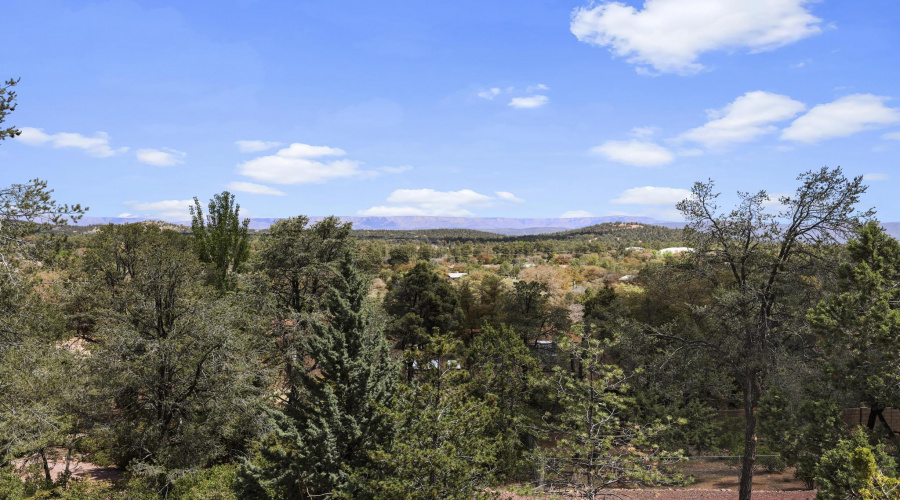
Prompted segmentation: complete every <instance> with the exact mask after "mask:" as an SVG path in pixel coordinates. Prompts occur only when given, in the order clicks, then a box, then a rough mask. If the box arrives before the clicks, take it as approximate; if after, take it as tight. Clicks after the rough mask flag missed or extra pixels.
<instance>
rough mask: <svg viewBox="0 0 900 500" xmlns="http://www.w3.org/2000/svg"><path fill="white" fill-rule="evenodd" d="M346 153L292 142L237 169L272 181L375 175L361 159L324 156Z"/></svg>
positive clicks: (304, 181) (303, 181) (315, 181)
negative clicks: (359, 160)
mask: <svg viewBox="0 0 900 500" xmlns="http://www.w3.org/2000/svg"><path fill="white" fill-rule="evenodd" d="M344 155H346V153H345V152H344V150H342V149H339V148H332V147H329V146H311V145H309V144H301V143H293V144H291V145H290V146H288V147H286V148H283V149H280V150H279V151H278V152H277V153H275V154H273V155H266V156H260V157H258V158H254V159H252V160H248V161H245V162H244V163H241V164H240V165H238V172H239V173H240V174H242V175H246V176H247V177H250V178H252V179H256V180H258V181H262V182H270V183H273V184H320V183H323V182H326V181H329V180H332V179H339V178H345V177H369V176H372V175H374V172H372V171H366V170H360V168H359V166H360V162H358V161H353V160H343V159H337V160H325V159H324V158H326V157H339V156H344Z"/></svg>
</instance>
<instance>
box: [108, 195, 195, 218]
mask: <svg viewBox="0 0 900 500" xmlns="http://www.w3.org/2000/svg"><path fill="white" fill-rule="evenodd" d="M125 204H126V205H128V206H130V207H131V209H132V210H135V211H139V212H144V213H142V214H137V215H134V216H135V217H137V216H140V217H148V218H154V219H163V220H167V221H176V222H178V221H187V220H190V218H191V213H190V207H192V206H193V205H194V200H163V201H148V202H142V201H126V202H125Z"/></svg>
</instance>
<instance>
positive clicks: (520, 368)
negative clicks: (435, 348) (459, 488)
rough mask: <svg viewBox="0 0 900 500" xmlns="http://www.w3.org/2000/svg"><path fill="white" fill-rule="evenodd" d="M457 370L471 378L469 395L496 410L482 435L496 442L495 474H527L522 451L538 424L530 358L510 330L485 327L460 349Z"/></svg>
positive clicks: (536, 371) (530, 445)
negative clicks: (460, 368) (461, 358)
mask: <svg viewBox="0 0 900 500" xmlns="http://www.w3.org/2000/svg"><path fill="white" fill-rule="evenodd" d="M463 366H465V367H466V369H467V370H468V371H469V372H470V374H471V376H472V379H471V382H470V383H469V388H470V391H471V395H472V397H474V398H475V399H476V400H485V401H487V400H493V401H495V404H496V406H497V412H496V414H495V419H494V421H493V422H492V424H491V427H490V431H489V432H488V433H489V434H490V435H494V436H497V437H499V438H500V439H502V445H501V446H500V447H499V449H498V454H497V459H498V461H497V471H496V472H495V475H496V476H497V477H500V478H503V477H505V478H517V477H523V476H527V475H528V474H530V472H531V470H530V469H531V466H532V464H531V461H530V460H529V457H528V453H530V452H531V451H532V450H533V449H534V448H535V447H536V446H537V441H536V438H535V436H534V427H535V425H536V423H537V422H538V421H539V412H538V411H537V410H536V409H535V404H534V403H535V398H534V395H533V390H534V388H535V385H536V379H537V377H540V375H541V370H540V366H539V365H538V360H537V358H536V356H535V355H534V353H533V352H532V350H531V349H529V348H528V347H527V346H526V345H525V344H524V343H523V342H522V340H521V339H520V338H519V336H518V335H517V334H516V333H515V332H514V331H513V330H512V329H511V328H509V327H505V326H501V327H499V328H494V327H490V326H485V327H484V328H483V329H482V331H481V332H480V333H479V335H478V336H477V337H475V339H474V340H473V341H472V343H471V345H470V346H469V347H468V348H467V349H466V350H465V361H464V363H463Z"/></svg>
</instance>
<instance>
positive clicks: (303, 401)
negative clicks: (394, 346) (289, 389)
mask: <svg viewBox="0 0 900 500" xmlns="http://www.w3.org/2000/svg"><path fill="white" fill-rule="evenodd" d="M338 272H339V274H340V279H337V280H335V282H334V284H333V285H331V289H330V290H329V292H328V293H327V294H326V299H325V307H324V310H323V311H322V313H321V314H320V315H318V316H316V317H313V318H311V319H310V321H309V325H310V326H309V332H308V333H307V335H306V336H305V337H304V338H303V339H302V340H301V342H300V344H301V349H300V352H301V353H302V354H303V356H305V360H304V365H305V367H306V369H305V370H301V371H298V372H295V375H294V377H293V378H294V380H291V381H290V383H291V384H292V385H294V389H295V390H296V391H297V393H298V395H299V397H298V398H296V399H293V400H291V401H290V402H288V403H287V404H286V406H285V407H284V408H283V409H282V410H280V411H277V412H275V414H274V426H275V433H274V436H273V438H272V440H271V441H270V443H269V445H267V446H266V447H264V448H263V449H262V450H261V455H262V459H263V461H264V462H265V466H259V465H253V464H247V465H246V466H245V468H244V470H243V474H242V480H243V483H244V485H245V496H246V495H251V494H253V495H256V496H263V495H262V493H261V492H262V491H263V490H268V491H270V492H277V493H278V495H279V498H285V499H307V498H317V497H321V496H322V495H327V494H329V493H332V492H338V491H342V490H345V488H346V487H347V484H348V478H349V476H350V474H351V472H352V471H353V470H355V469H357V468H360V467H363V466H365V465H367V463H368V461H369V458H368V454H367V451H368V450H370V449H372V447H373V446H375V444H376V443H377V442H378V441H379V440H380V439H382V438H383V437H384V436H385V434H386V432H387V427H386V423H385V422H383V418H382V415H383V413H379V412H378V411H377V408H378V406H379V405H383V404H386V403H387V401H388V400H389V398H390V397H391V395H392V394H393V392H394V388H395V384H396V381H397V375H398V371H397V365H396V363H395V362H394V361H392V360H391V357H390V346H389V345H388V343H387V340H386V339H385V337H384V334H383V332H382V330H381V328H380V326H379V325H378V323H377V321H376V318H375V317H374V316H373V314H372V311H371V308H370V307H369V306H368V304H367V297H366V296H367V292H368V288H369V287H368V281H367V280H366V279H365V278H364V277H363V276H361V275H360V274H359V272H358V271H357V268H356V263H355V259H354V258H353V257H352V256H350V255H347V256H345V257H344V258H343V259H342V260H341V262H340V263H339V264H338ZM258 486H262V488H260V487H258Z"/></svg>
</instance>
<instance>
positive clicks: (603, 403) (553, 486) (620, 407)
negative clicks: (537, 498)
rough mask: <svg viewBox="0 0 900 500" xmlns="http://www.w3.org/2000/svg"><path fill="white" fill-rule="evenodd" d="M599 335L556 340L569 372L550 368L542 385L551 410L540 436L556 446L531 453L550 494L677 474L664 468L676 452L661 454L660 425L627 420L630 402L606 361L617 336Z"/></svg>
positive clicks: (599, 492)
mask: <svg viewBox="0 0 900 500" xmlns="http://www.w3.org/2000/svg"><path fill="white" fill-rule="evenodd" d="M604 336H605V335H604V334H603V333H602V332H594V333H585V334H584V337H582V338H581V340H580V341H576V340H575V339H573V338H570V337H568V336H566V337H563V338H561V339H560V352H561V353H562V354H563V355H566V356H567V357H569V358H570V359H571V360H572V362H573V368H574V370H568V369H563V368H561V367H559V366H556V367H554V372H553V376H552V377H549V378H547V379H545V380H544V381H543V383H544V388H545V390H546V391H547V392H548V393H550V394H552V396H553V398H554V400H555V402H556V404H557V408H558V409H557V411H554V412H548V413H547V414H545V415H544V418H543V426H542V427H543V432H544V434H545V436H544V437H545V439H547V440H554V441H555V445H553V446H545V447H541V448H539V449H537V450H536V451H535V458H536V460H537V464H538V467H539V469H540V471H541V483H542V485H543V486H544V487H545V488H546V490H547V491H548V492H550V493H563V492H566V493H568V492H571V491H576V492H577V493H578V495H580V496H581V497H582V498H591V499H594V498H598V497H601V496H605V494H604V493H603V490H604V489H607V488H610V487H613V486H614V485H615V486H621V485H625V484H634V485H640V486H649V485H654V484H673V483H676V482H678V481H679V480H680V477H679V476H677V475H675V474H673V473H672V471H671V470H668V468H667V467H666V465H667V464H671V463H672V462H674V461H675V460H677V459H678V455H677V454H670V453H666V452H663V451H661V450H660V447H659V446H658V445H656V444H655V443H654V435H655V434H657V433H658V432H659V431H661V430H662V426H659V425H655V426H649V425H648V426H642V425H638V424H636V423H634V422H630V421H628V420H627V419H626V418H625V415H626V414H627V408H628V407H629V406H630V405H632V404H634V400H633V399H632V398H630V397H629V396H628V395H627V392H628V385H627V383H626V377H625V374H624V372H623V371H622V369H621V368H619V367H618V366H615V365H612V364H610V363H611V361H610V359H609V354H608V353H609V350H610V348H611V347H613V346H614V345H615V339H610V338H606V339H604V338H603V337H604Z"/></svg>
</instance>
